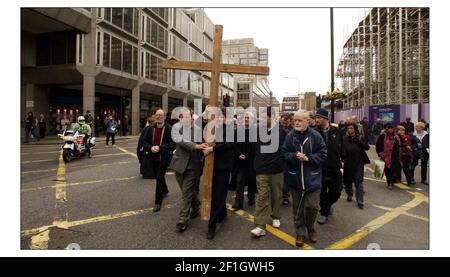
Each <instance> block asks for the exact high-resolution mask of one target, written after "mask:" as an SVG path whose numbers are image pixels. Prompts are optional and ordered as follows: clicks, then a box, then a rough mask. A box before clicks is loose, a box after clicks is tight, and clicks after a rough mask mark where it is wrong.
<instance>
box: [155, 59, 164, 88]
mask: <svg viewBox="0 0 450 277" xmlns="http://www.w3.org/2000/svg"><path fill="white" fill-rule="evenodd" d="M161 63H162V59H160V58H156V64H157V67H158V69H157V70H158V81H159V82H163V83H166V82H167V74H166V72H167V70H166V69H163V68H162V66H161Z"/></svg>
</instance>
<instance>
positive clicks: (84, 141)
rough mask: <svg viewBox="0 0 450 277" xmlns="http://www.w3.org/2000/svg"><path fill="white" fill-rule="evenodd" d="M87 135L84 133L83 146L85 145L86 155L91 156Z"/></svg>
mask: <svg viewBox="0 0 450 277" xmlns="http://www.w3.org/2000/svg"><path fill="white" fill-rule="evenodd" d="M88 139H89V136H88V135H85V136H84V139H83V143H84V147H86V153H88V156H91V148H90V147H89V143H88Z"/></svg>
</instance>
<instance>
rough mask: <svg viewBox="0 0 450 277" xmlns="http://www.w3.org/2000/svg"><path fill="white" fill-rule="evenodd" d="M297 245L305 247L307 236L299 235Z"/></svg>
mask: <svg viewBox="0 0 450 277" xmlns="http://www.w3.org/2000/svg"><path fill="white" fill-rule="evenodd" d="M295 245H296V246H297V247H303V246H304V245H305V236H297V239H296V240H295Z"/></svg>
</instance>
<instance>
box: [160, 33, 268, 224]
mask: <svg viewBox="0 0 450 277" xmlns="http://www.w3.org/2000/svg"><path fill="white" fill-rule="evenodd" d="M222 32H223V26H221V25H216V26H215V28H214V50H213V61H212V63H205V62H186V61H175V60H166V61H164V62H163V63H162V67H163V68H165V69H181V70H194V71H210V72H211V89H210V94H211V95H210V102H209V105H210V106H211V107H212V108H217V107H218V91H219V79H220V73H221V72H227V73H239V74H254V75H269V68H268V67H262V66H245V65H234V64H221V63H220V60H221V56H222ZM213 110H215V109H213ZM215 121H216V115H214V112H213V114H212V116H211V117H210V121H209V122H210V124H208V125H207V137H206V138H205V141H206V142H207V143H208V144H209V146H210V147H214V146H215V126H216V122H215ZM177 147H178V145H177ZM213 170H214V152H212V153H208V155H207V156H206V157H205V165H204V168H203V197H202V208H201V217H202V219H203V220H209V218H210V212H211V193H212V177H213Z"/></svg>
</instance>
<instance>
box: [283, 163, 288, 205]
mask: <svg viewBox="0 0 450 277" xmlns="http://www.w3.org/2000/svg"><path fill="white" fill-rule="evenodd" d="M287 175H288V173H287V171H286V170H285V171H284V179H283V200H284V199H288V200H289V196H290V195H289V187H288V185H287V183H286V182H287V181H286V180H287Z"/></svg>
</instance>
